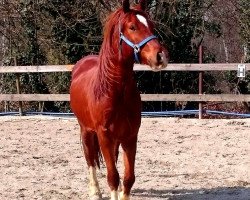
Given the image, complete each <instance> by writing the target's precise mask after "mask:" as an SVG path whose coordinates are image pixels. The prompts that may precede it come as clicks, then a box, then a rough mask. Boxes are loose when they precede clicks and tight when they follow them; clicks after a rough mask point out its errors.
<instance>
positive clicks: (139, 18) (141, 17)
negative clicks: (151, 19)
mask: <svg viewBox="0 0 250 200" xmlns="http://www.w3.org/2000/svg"><path fill="white" fill-rule="evenodd" d="M136 17H137V19H138V20H139V21H140V22H141V23H143V24H144V25H145V26H146V27H148V22H147V20H146V18H145V17H143V16H142V15H136Z"/></svg>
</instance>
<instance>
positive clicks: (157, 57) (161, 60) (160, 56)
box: [156, 52, 163, 63]
mask: <svg viewBox="0 0 250 200" xmlns="http://www.w3.org/2000/svg"><path fill="white" fill-rule="evenodd" d="M156 59H157V62H158V63H162V62H163V56H162V52H158V53H157V55H156Z"/></svg>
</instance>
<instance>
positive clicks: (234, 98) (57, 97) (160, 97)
mask: <svg viewBox="0 0 250 200" xmlns="http://www.w3.org/2000/svg"><path fill="white" fill-rule="evenodd" d="M141 99H142V101H194V102H214V101H217V102H250V95H243V94H239V95H234V94H202V95H200V94H141ZM69 100H70V97H69V94H0V101H69Z"/></svg>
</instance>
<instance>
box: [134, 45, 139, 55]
mask: <svg viewBox="0 0 250 200" xmlns="http://www.w3.org/2000/svg"><path fill="white" fill-rule="evenodd" d="M134 52H135V53H139V52H140V46H139V45H137V44H135V45H134Z"/></svg>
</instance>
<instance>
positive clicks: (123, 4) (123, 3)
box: [122, 0, 130, 13]
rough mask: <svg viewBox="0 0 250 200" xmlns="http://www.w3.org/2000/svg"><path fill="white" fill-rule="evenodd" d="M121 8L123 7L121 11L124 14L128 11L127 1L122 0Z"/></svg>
mask: <svg viewBox="0 0 250 200" xmlns="http://www.w3.org/2000/svg"><path fill="white" fill-rule="evenodd" d="M122 7H123V11H124V12H125V13H127V12H129V11H130V4H129V0H123V1H122Z"/></svg>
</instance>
